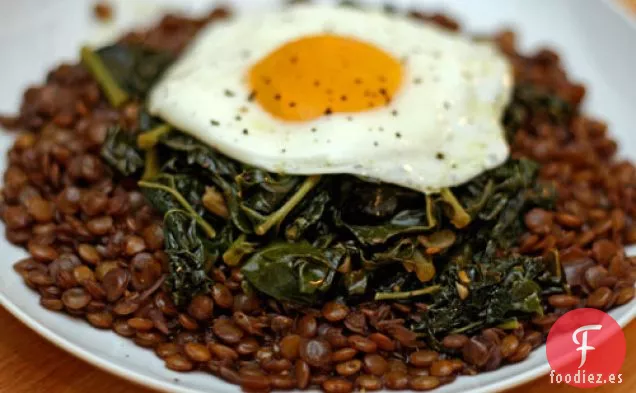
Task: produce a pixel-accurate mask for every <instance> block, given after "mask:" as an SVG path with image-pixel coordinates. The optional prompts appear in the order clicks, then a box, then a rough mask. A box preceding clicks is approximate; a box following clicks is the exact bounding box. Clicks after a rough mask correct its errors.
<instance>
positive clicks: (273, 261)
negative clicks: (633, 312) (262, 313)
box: [83, 44, 576, 347]
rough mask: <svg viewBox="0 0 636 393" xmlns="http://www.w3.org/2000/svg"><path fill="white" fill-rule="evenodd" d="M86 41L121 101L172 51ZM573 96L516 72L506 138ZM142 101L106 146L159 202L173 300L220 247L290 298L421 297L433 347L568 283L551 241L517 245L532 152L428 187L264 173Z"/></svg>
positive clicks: (528, 312) (256, 282) (550, 115)
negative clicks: (463, 179)
mask: <svg viewBox="0 0 636 393" xmlns="http://www.w3.org/2000/svg"><path fill="white" fill-rule="evenodd" d="M83 54H84V55H85V58H86V59H87V60H86V62H87V64H89V63H90V64H92V65H93V67H92V69H94V70H96V71H99V72H98V73H97V74H99V77H100V79H99V80H101V81H102V83H101V85H102V87H103V88H104V89H106V88H108V89H107V90H108V91H109V92H110V93H111V94H110V95H109V97H111V101H113V102H117V103H121V102H125V101H127V100H128V96H129V95H130V96H133V97H137V98H143V97H144V96H145V95H146V93H147V92H148V90H149V88H150V87H151V86H152V84H153V83H154V82H155V81H156V80H157V78H158V77H159V76H160V75H161V73H162V72H163V71H164V70H165V68H166V67H167V66H168V65H169V64H170V62H171V61H172V60H173V59H172V56H170V55H167V54H162V53H156V52H153V51H152V50H149V49H147V48H143V47H138V46H131V45H127V44H118V45H114V46H110V47H106V48H103V49H101V50H99V51H98V52H97V55H98V58H96V57H95V53H93V52H92V51H89V50H85V51H84V52H83ZM113 81H114V82H113ZM117 84H118V86H117ZM575 110H576V108H573V107H572V106H571V105H570V104H569V103H567V102H566V101H564V100H562V99H560V98H558V97H557V96H555V95H553V94H551V93H550V92H548V91H546V90H543V89H541V88H538V87H535V86H530V85H520V86H517V87H516V88H515V92H514V97H513V101H512V103H511V104H510V105H509V107H508V109H507V111H506V114H505V116H504V119H503V122H504V125H505V127H506V132H507V136H508V138H510V139H512V138H513V137H514V133H515V132H516V131H517V130H518V129H519V128H521V127H531V126H532V124H531V122H532V121H533V119H537V118H538V119H548V120H549V121H551V122H553V123H555V124H566V123H567V122H569V120H570V119H571V116H572V114H573V113H574V111H575ZM142 115H143V117H142V118H141V119H140V122H139V123H140V126H139V130H135V132H139V131H146V132H144V133H143V134H141V135H140V136H139V138H138V139H137V145H136V144H135V137H136V135H135V133H133V132H124V131H122V130H121V129H113V130H111V132H109V135H108V138H107V141H106V143H105V144H104V148H103V151H102V155H103V156H104V158H105V159H106V160H107V162H108V163H109V164H111V165H112V166H113V167H114V168H116V169H117V170H118V171H119V172H121V173H122V174H123V175H125V176H140V175H141V173H142V172H143V180H142V181H140V182H139V185H140V187H141V188H142V190H143V192H144V195H145V196H146V198H147V199H148V201H149V202H150V203H151V204H152V206H153V207H154V208H155V209H156V210H157V211H159V212H161V213H163V214H164V215H165V216H164V229H165V237H166V253H167V254H168V257H169V264H170V275H169V277H168V279H167V281H166V282H167V286H168V288H169V289H170V291H171V293H172V295H173V297H174V299H175V302H176V304H177V305H178V306H180V307H182V306H184V305H185V304H187V303H188V301H189V300H190V299H191V298H192V296H194V295H196V294H198V293H205V292H207V291H208V290H209V287H210V284H211V278H210V274H209V272H210V268H211V266H212V264H214V263H215V262H217V261H221V260H222V261H223V263H225V264H226V265H229V266H241V271H242V272H243V274H244V276H245V281H244V282H243V283H242V286H243V288H244V290H246V291H250V292H251V291H258V292H261V293H263V294H266V295H268V296H270V297H272V298H274V299H277V300H280V301H284V302H291V303H300V304H305V305H313V306H315V305H319V304H320V303H322V302H324V301H326V300H328V299H333V298H336V297H338V298H346V299H347V300H348V301H350V302H355V301H366V300H370V299H375V300H377V301H400V302H406V303H408V302H415V301H416V302H425V303H427V305H428V307H427V311H425V312H421V313H420V314H419V315H417V316H414V317H412V318H411V319H410V320H409V321H407V323H409V324H410V325H411V328H412V329H413V330H415V331H417V332H419V333H421V334H422V335H423V336H424V337H425V338H426V339H427V340H428V341H429V342H430V344H431V345H432V346H438V347H439V342H438V341H437V339H438V338H439V337H441V336H442V335H444V334H447V333H449V332H472V331H475V330H477V329H481V328H483V327H486V326H503V327H513V326H516V325H517V324H518V321H520V320H523V319H528V318H530V317H532V316H534V315H540V314H541V313H543V311H544V308H545V307H546V306H545V305H544V304H543V302H542V300H541V299H542V296H544V295H545V294H550V293H559V292H562V291H563V285H564V284H563V274H562V272H561V270H562V269H561V266H560V263H559V258H558V254H557V255H548V256H547V257H536V258H534V257H527V256H520V255H517V254H515V253H513V252H512V251H511V250H512V249H513V247H514V246H515V244H516V242H517V239H518V238H519V236H520V234H521V233H522V232H523V231H524V229H525V228H524V223H523V220H522V217H523V216H524V214H525V212H527V211H528V210H529V209H532V208H534V207H542V208H546V209H550V208H551V207H552V204H553V201H554V192H553V191H552V190H551V189H550V188H549V187H545V186H543V185H541V184H539V183H538V182H537V173H538V166H537V164H535V163H534V162H531V161H529V160H524V159H521V160H514V159H510V160H508V161H507V162H506V163H504V164H503V165H501V166H499V167H498V168H496V169H493V170H490V171H488V172H485V173H483V174H482V175H480V176H478V177H477V178H475V179H473V180H471V181H470V182H468V183H466V184H463V185H461V186H458V187H453V188H449V189H443V190H441V192H440V193H439V194H430V195H423V194H422V193H419V192H416V191H413V190H409V189H405V188H401V187H398V186H394V185H389V184H385V183H381V182H379V181H376V180H374V179H368V178H360V177H355V176H348V175H331V176H308V177H305V176H290V175H286V174H277V173H270V172H267V171H264V170H261V169H258V168H253V167H250V166H248V165H244V164H242V163H240V162H237V161H235V160H233V159H231V158H229V157H227V156H225V155H223V154H221V153H220V152H219V151H217V150H215V149H213V148H211V147H210V146H208V145H206V144H204V143H202V142H200V141H198V140H197V139H195V138H193V137H191V136H188V135H186V134H184V133H182V132H179V131H177V130H174V129H172V127H171V126H170V125H168V124H164V123H161V122H160V121H159V120H158V119H153V118H151V117H150V116H148V114H147V113H145V111H142ZM140 148H143V150H145V158H146V165H145V166H146V170H145V171H142V169H144V158H143V156H142V152H141V150H140Z"/></svg>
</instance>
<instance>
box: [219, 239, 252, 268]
mask: <svg viewBox="0 0 636 393" xmlns="http://www.w3.org/2000/svg"><path fill="white" fill-rule="evenodd" d="M254 246H255V244H252V243H249V242H248V241H247V236H246V235H245V234H244V233H242V234H241V235H240V236H239V237H238V238H236V240H235V241H234V242H233V243H232V244H231V245H230V247H229V248H228V249H227V250H226V251H225V252H224V253H223V262H225V264H226V265H228V266H238V264H239V263H240V262H241V259H243V257H245V255H247V254H251V253H252V252H254V250H255V247H254Z"/></svg>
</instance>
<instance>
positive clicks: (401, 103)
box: [148, 5, 512, 192]
mask: <svg viewBox="0 0 636 393" xmlns="http://www.w3.org/2000/svg"><path fill="white" fill-rule="evenodd" d="M326 32H328V33H331V34H338V35H342V36H347V37H353V38H357V39H359V40H363V41H366V42H368V43H371V44H372V45H375V46H376V47H377V48H380V49H382V50H384V51H386V52H387V53H389V54H391V55H393V56H394V57H395V58H399V59H402V60H403V64H404V71H403V72H404V76H403V81H404V82H403V85H402V86H401V88H400V90H399V92H398V94H397V95H396V96H394V97H393V100H392V102H391V103H390V105H388V106H386V107H382V108H376V109H372V110H369V111H365V112H357V113H334V114H332V115H330V116H323V117H321V118H319V119H316V120H313V121H308V122H287V121H283V120H281V119H278V118H275V117H273V116H272V115H270V114H269V113H268V112H266V111H264V110H263V109H262V108H261V107H260V105H259V104H258V103H257V102H251V101H249V100H248V97H249V95H250V91H249V86H248V85H247V83H246V80H247V78H246V77H247V74H248V72H249V69H250V67H251V66H252V65H253V64H254V63H255V62H257V61H258V60H260V59H262V58H263V57H265V56H267V55H268V54H269V53H270V52H272V51H274V50H276V49H277V48H279V47H280V46H282V45H284V44H285V43H287V42H290V41H293V40H296V39H298V38H300V37H303V36H308V35H316V34H322V33H326ZM511 90H512V72H511V67H510V65H509V64H508V62H507V61H506V59H505V58H504V56H503V55H501V54H500V53H499V52H498V51H497V50H496V48H495V47H494V46H493V45H491V44H489V43H483V42H481V43H477V42H474V41H472V40H470V39H468V38H466V37H463V36H461V35H457V34H453V33H449V32H446V31H443V30H441V29H439V28H437V27H435V26H432V25H427V24H422V23H421V22H415V21H411V20H408V19H406V18H405V17H401V16H391V15H387V14H385V13H382V12H376V11H361V10H356V9H351V8H344V7H340V8H336V7H330V6H321V5H303V6H296V7H290V8H287V9H285V10H282V11H281V10H277V11H271V12H267V13H259V14H253V15H241V16H239V17H236V18H234V19H231V20H229V21H227V22H223V23H219V24H213V25H211V26H209V27H207V28H205V29H204V30H203V31H202V32H201V33H199V35H198V37H196V39H195V42H194V43H193V44H192V46H191V47H190V48H189V49H188V50H187V52H186V53H185V54H184V55H183V56H182V57H181V58H180V59H179V60H178V61H177V63H176V64H175V65H173V66H172V67H171V69H170V70H169V71H168V72H167V73H166V74H165V75H164V77H163V78H162V80H161V81H160V83H158V85H157V86H156V87H155V88H154V89H153V91H152V92H151V95H150V97H149V101H148V107H149V110H150V112H151V113H152V114H154V115H158V116H160V117H161V118H163V119H164V120H165V121H167V122H168V123H170V124H172V125H173V126H175V127H176V128H178V129H180V130H182V131H184V132H186V133H188V134H191V135H192V136H194V137H196V138H198V139H200V140H201V141H204V142H205V143H207V144H209V145H210V146H212V147H214V148H215V149H218V150H219V151H220V152H222V153H224V154H226V155H228V156H230V157H232V158H234V159H236V160H239V161H241V162H243V163H246V164H250V165H253V166H256V167H259V168H263V169H265V170H268V171H273V172H281V173H289V174H300V175H310V174H334V173H348V174H353V175H360V176H367V177H372V178H375V179H378V180H381V181H384V182H387V183H392V184H397V185H400V186H404V187H408V188H412V189H415V190H419V191H423V192H435V191H438V190H439V189H441V188H444V187H450V186H454V185H458V184H461V183H463V182H466V181H468V180H470V179H472V178H474V177H475V176H477V175H479V174H480V173H482V172H484V171H485V170H487V169H490V168H493V167H495V166H498V165H500V164H501V163H503V162H504V161H505V160H506V158H507V156H508V154H509V147H508V145H507V143H506V141H505V137H504V130H503V127H502V124H501V118H502V116H503V111H504V109H505V106H506V105H507V103H508V101H509V99H510V95H511Z"/></svg>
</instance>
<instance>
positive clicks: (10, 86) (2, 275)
mask: <svg viewBox="0 0 636 393" xmlns="http://www.w3.org/2000/svg"><path fill="white" fill-rule="evenodd" d="M139 1H141V0H135V1H132V0H120V1H119V2H118V3H119V6H120V9H119V10H118V11H119V12H118V18H117V21H116V23H115V25H114V26H110V27H103V26H99V25H97V24H96V23H95V22H94V20H93V19H92V17H91V12H90V6H91V3H92V2H91V1H86V0H64V1H50V0H21V1H14V0H1V1H0V15H2V23H0V51H1V53H2V62H1V63H0V86H1V89H0V112H4V113H6V112H15V111H16V110H17V108H18V106H19V102H20V100H21V96H22V92H23V91H24V89H25V87H26V86H27V85H28V84H30V83H37V82H38V81H41V80H42V79H43V78H44V77H45V75H46V71H47V70H49V69H50V68H51V67H52V66H54V65H55V64H57V63H59V62H60V61H61V60H64V59H67V60H68V59H71V60H72V59H75V58H76V56H77V52H78V48H79V47H80V45H81V43H82V42H84V41H87V40H101V41H103V40H104V39H106V38H107V37H109V36H110V37H112V34H114V33H115V32H116V31H119V30H120V29H121V28H124V27H126V26H128V27H130V26H131V25H134V24H135V23H141V22H142V21H144V20H145V21H146V22H147V20H148V19H152V18H156V17H157V15H158V14H159V13H160V12H159V11H161V10H162V9H165V8H162V7H158V6H157V4H158V3H159V2H158V1H155V2H150V3H148V1H150V0H145V1H146V3H139ZM387 1H388V0H387ZM161 3H162V4H169V3H172V4H173V5H174V4H178V5H179V6H178V8H181V9H187V10H189V11H192V12H196V11H197V10H199V11H201V10H205V9H207V8H208V6H209V2H206V1H204V0H201V1H197V0H186V1H184V0H181V1H179V0H173V1H168V0H164V1H162V2H161ZM235 3H237V4H240V5H241V6H242V8H248V10H247V11H246V12H254V10H255V9H256V8H257V7H267V6H272V5H274V3H275V2H274V1H269V0H250V1H248V0H241V1H238V0H237V1H235ZM393 3H397V4H399V5H403V6H404V5H408V4H416V3H417V4H421V5H422V6H423V7H425V8H427V9H437V10H441V9H446V10H448V11H449V12H450V13H451V14H453V15H455V16H457V17H459V18H460V20H462V22H463V24H464V26H465V27H467V28H468V29H469V30H470V31H475V32H493V31H495V30H496V29H498V28H500V27H502V26H511V27H513V28H514V30H516V31H517V32H519V33H520V38H521V44H522V47H523V48H524V49H528V50H531V49H532V48H536V47H537V46H538V45H540V44H543V43H549V44H550V45H551V46H554V47H555V48H556V49H557V50H558V51H559V53H561V54H562V55H563V59H564V61H565V62H566V64H567V68H568V69H569V70H570V71H571V75H572V76H573V77H575V78H576V79H577V80H580V81H582V82H584V83H585V84H586V85H587V86H588V87H589V90H588V98H587V108H588V110H589V111H590V112H592V113H594V114H597V115H598V114H600V116H599V117H600V118H602V119H604V120H607V121H608V122H609V124H610V130H611V131H612V132H613V134H614V135H615V136H616V137H617V138H618V140H619V141H620V144H621V148H622V150H621V151H622V154H624V155H626V156H631V157H632V158H634V157H636V139H635V135H636V133H634V132H633V127H634V124H636V111H634V109H633V105H634V103H636V78H635V77H634V71H633V70H634V65H635V64H636V47H635V46H634V45H633V40H634V37H636V33H635V30H633V26H631V25H630V22H629V21H628V19H627V18H625V17H624V16H622V15H620V14H619V13H618V12H617V11H616V9H615V8H613V6H611V5H609V4H608V3H605V2H604V1H600V0H559V1H555V0H534V1H527V0H482V1H469V0H451V1H448V0H447V1H441V0H422V1H419V2H418V1H411V2H409V1H394V2H393ZM10 143H11V137H10V136H9V135H7V134H2V135H0V151H3V152H4V151H6V149H8V147H9V146H10ZM5 165H6V163H5V157H4V155H2V157H1V161H0V167H1V168H0V169H2V170H4V167H5ZM2 232H4V231H0V233H2ZM0 250H2V263H1V264H0V301H1V302H2V304H3V305H4V306H5V307H6V308H7V309H8V310H9V311H10V312H11V313H13V314H14V315H15V316H16V317H18V318H19V319H21V320H22V321H23V322H24V323H26V324H27V325H28V326H29V327H31V328H32V329H33V330H35V331H37V332H38V333H39V334H41V335H42V336H44V337H46V338H47V339H48V340H50V341H51V342H53V343H55V344H56V345H59V346H60V347H62V348H64V349H65V350H67V351H69V352H71V353H73V354H74V355H76V356H78V357H80V358H82V359H84V360H86V361H88V362H90V363H92V364H94V365H96V366H98V367H101V368H103V369H105V370H107V371H110V372H112V373H114V374H117V375H119V376H121V377H124V378H127V379H129V380H132V381H135V382H137V383H139V384H142V385H146V386H149V387H152V388H156V389H159V390H164V391H171V392H184V393H185V392H189V393H199V392H216V393H225V392H228V393H229V392H238V391H239V389H238V388H237V387H236V386H232V385H229V384H227V383H224V382H222V381H220V380H219V379H217V378H215V377H212V376H211V375H209V374H203V373H189V374H180V373H175V372H172V371H169V370H167V369H165V368H164V365H163V362H162V361H161V360H159V359H158V358H157V357H156V356H155V355H154V354H153V353H152V352H151V351H148V350H144V349H141V348H139V347H136V346H135V345H134V344H132V343H131V342H130V341H128V340H125V339H123V338H121V337H119V336H117V335H115V334H114V333H112V332H104V331H99V330H96V329H93V328H91V327H89V325H88V324H86V323H84V322H81V321H78V320H75V319H72V318H69V317H67V316H65V315H63V314H59V313H54V312H49V311H46V310H45V309H43V308H42V307H40V305H39V304H38V296H37V295H36V294H35V293H34V292H32V291H31V290H29V289H28V288H27V287H26V286H25V285H24V284H23V282H22V280H21V279H20V277H19V276H18V275H17V274H16V273H15V272H14V271H13V269H12V262H13V261H17V260H19V259H21V258H23V257H24V256H25V253H24V251H22V250H20V249H18V248H16V247H13V246H11V245H10V244H9V243H8V242H7V241H6V240H5V239H4V236H1V239H0ZM611 314H612V316H613V317H614V318H615V319H616V320H618V322H619V323H620V324H621V326H625V325H626V324H627V323H628V322H629V321H631V320H632V319H633V318H634V316H635V315H636V304H633V303H632V304H629V305H626V306H623V307H621V308H619V309H616V310H614V311H613V312H612V313H611ZM4 339H10V338H7V337H5V338H4ZM548 370H549V366H548V363H547V361H546V356H545V350H544V349H543V348H541V349H539V350H537V351H534V352H533V353H532V354H531V356H530V357H529V358H528V360H526V361H524V362H522V363H519V364H517V365H514V366H507V367H504V368H501V369H499V370H497V371H494V372H490V373H485V374H480V375H478V376H475V377H461V378H459V379H458V380H457V381H456V382H454V383H452V384H449V385H447V386H444V387H442V388H441V389H438V390H437V392H438V393H459V392H466V391H471V392H474V393H477V392H495V391H500V390H503V389H507V388H510V387H512V386H516V385H519V384H521V383H523V382H526V381H529V380H531V379H533V378H536V377H538V376H540V375H543V374H545V373H547V372H548Z"/></svg>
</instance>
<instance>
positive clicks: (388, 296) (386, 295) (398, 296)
mask: <svg viewBox="0 0 636 393" xmlns="http://www.w3.org/2000/svg"><path fill="white" fill-rule="evenodd" d="M441 288H442V286H441V285H431V286H430V287H426V288H422V289H418V290H415V291H408V292H381V293H376V294H375V300H402V299H409V298H412V297H416V296H422V295H430V294H431V293H435V292H437V291H439V290H440V289H441Z"/></svg>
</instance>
